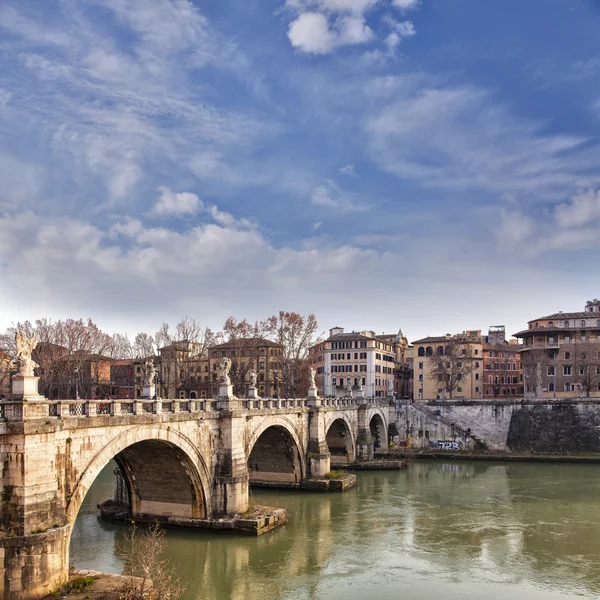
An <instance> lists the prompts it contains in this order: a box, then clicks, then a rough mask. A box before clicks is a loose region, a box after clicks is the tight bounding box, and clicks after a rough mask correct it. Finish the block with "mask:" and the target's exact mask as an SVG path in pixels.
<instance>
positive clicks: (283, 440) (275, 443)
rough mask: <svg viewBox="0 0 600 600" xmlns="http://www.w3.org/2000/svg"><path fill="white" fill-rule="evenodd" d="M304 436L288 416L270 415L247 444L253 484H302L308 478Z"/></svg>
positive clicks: (287, 485)
mask: <svg viewBox="0 0 600 600" xmlns="http://www.w3.org/2000/svg"><path fill="white" fill-rule="evenodd" d="M301 440H302V438H301V436H300V434H299V432H298V430H297V429H296V427H295V426H294V424H293V423H292V421H290V420H289V419H287V418H286V417H283V416H280V417H268V418H267V419H264V420H262V422H261V423H260V424H259V425H258V427H257V428H256V429H255V430H254V431H253V432H252V433H251V435H250V437H249V439H248V442H247V444H246V461H247V465H248V473H249V477H250V485H260V486H265V487H294V488H295V487H300V486H301V484H302V481H303V480H304V479H305V477H306V461H305V453H304V444H302V441H301Z"/></svg>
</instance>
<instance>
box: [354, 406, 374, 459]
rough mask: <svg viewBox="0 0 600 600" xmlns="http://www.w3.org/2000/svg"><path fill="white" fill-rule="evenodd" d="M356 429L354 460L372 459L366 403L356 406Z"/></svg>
mask: <svg viewBox="0 0 600 600" xmlns="http://www.w3.org/2000/svg"><path fill="white" fill-rule="evenodd" d="M357 417H358V430H357V435H356V460H358V461H359V462H364V461H369V460H373V458H374V457H375V448H374V440H373V436H372V435H371V428H370V424H369V421H368V415H367V405H366V404H361V405H360V406H359V407H358V414H357Z"/></svg>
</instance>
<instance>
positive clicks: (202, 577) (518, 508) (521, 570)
mask: <svg viewBox="0 0 600 600" xmlns="http://www.w3.org/2000/svg"><path fill="white" fill-rule="evenodd" d="M112 468H113V465H112V464H111V465H109V466H108V467H107V468H106V469H104V471H103V472H102V473H101V475H100V476H99V477H98V479H97V480H96V482H95V483H94V486H93V487H92V489H91V490H90V492H89V494H88V496H87V497H86V500H85V502H84V505H83V506H82V508H81V511H80V513H79V516H78V518H77V523H76V524H75V528H74V530H73V535H72V538H71V563H72V564H73V565H75V566H76V567H79V568H90V569H96V570H100V571H107V572H113V573H120V572H121V570H122V561H121V559H120V557H119V551H118V540H119V537H120V534H121V528H120V527H119V526H116V525H109V524H106V523H103V522H102V521H100V520H99V519H98V518H97V510H96V503H98V502H101V501H102V500H105V499H106V498H108V497H111V496H112V491H113V475H112ZM357 478H358V485H357V487H356V489H354V490H351V491H350V492H348V493H346V494H343V495H342V494H339V495H338V494H308V493H303V492H294V493H290V492H283V491H281V492H273V491H264V490H254V491H253V501H254V502H255V503H258V504H266V505H271V506H281V507H284V508H287V510H288V516H289V523H288V524H287V525H285V526H284V527H281V528H279V529H278V530H275V531H273V532H271V533H269V534H266V535H264V536H261V537H258V538H255V537H240V536H231V535H229V536H228V535H212V534H205V533H197V532H187V531H179V530H169V531H168V542H169V544H168V552H169V555H170V557H171V559H172V560H173V561H174V562H175V563H176V564H177V565H178V571H179V574H180V576H181V577H182V579H184V580H185V581H186V582H187V583H188V591H187V593H186V595H185V596H184V599H185V600H229V599H232V600H308V599H319V600H321V599H325V600H360V599H369V598H374V599H379V600H392V599H393V600H398V599H403V600H404V599H409V600H412V599H414V600H429V599H431V600H453V599H457V600H458V599H461V600H470V599H473V600H475V599H477V600H483V599H485V600H500V599H502V600H504V599H510V600H521V599H523V600H525V599H527V600H535V599H544V600H553V599H558V598H561V599H564V598H599V597H600V465H568V464H524V463H518V464H517V463H515V464H510V463H494V462H489V463H475V462H471V463H468V462H463V463H460V462H441V461H436V462H414V463H413V464H412V465H411V466H410V467H409V469H408V470H406V471H400V472H392V471H388V472H371V473H358V474H357Z"/></svg>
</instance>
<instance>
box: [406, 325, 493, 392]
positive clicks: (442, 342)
mask: <svg viewBox="0 0 600 600" xmlns="http://www.w3.org/2000/svg"><path fill="white" fill-rule="evenodd" d="M450 344H459V345H460V347H461V349H462V350H463V351H464V354H465V360H467V361H469V362H470V363H471V367H470V372H468V373H465V375H464V376H463V377H462V379H461V381H460V383H459V385H458V387H457V388H456V389H455V390H454V392H453V394H452V395H453V399H455V400H457V399H462V398H475V399H476V398H482V397H483V338H482V335H481V330H469V331H464V332H462V333H457V334H455V335H450V334H446V335H444V336H430V337H426V338H423V339H420V340H417V341H415V342H413V346H414V349H413V352H414V358H413V361H414V383H413V397H414V399H415V400H444V399H446V400H447V399H449V396H450V393H449V391H448V390H447V389H445V388H444V386H443V384H442V383H441V382H440V381H439V380H438V379H437V378H435V377H434V376H432V366H433V365H432V363H433V362H434V360H435V357H436V356H441V355H444V353H445V352H446V347H447V346H449V345H450Z"/></svg>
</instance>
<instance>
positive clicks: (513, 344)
mask: <svg viewBox="0 0 600 600" xmlns="http://www.w3.org/2000/svg"><path fill="white" fill-rule="evenodd" d="M520 350H521V346H520V345H519V344H518V343H517V340H510V341H507V340H506V332H505V327H504V325H494V326H492V327H490V328H489V331H488V335H487V336H484V337H483V397H484V398H487V399H494V398H497V399H499V400H501V399H506V398H516V397H522V396H523V393H524V386H523V371H522V369H521V353H520Z"/></svg>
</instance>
